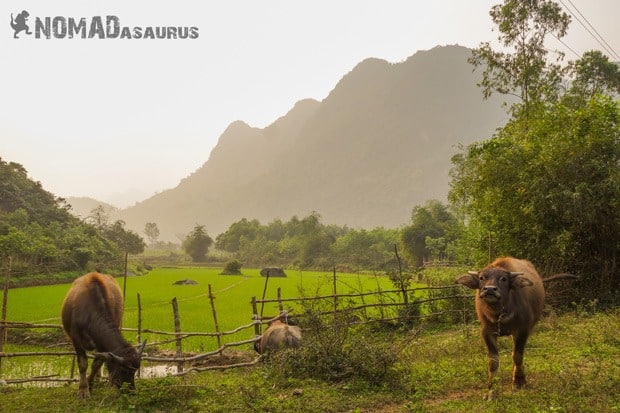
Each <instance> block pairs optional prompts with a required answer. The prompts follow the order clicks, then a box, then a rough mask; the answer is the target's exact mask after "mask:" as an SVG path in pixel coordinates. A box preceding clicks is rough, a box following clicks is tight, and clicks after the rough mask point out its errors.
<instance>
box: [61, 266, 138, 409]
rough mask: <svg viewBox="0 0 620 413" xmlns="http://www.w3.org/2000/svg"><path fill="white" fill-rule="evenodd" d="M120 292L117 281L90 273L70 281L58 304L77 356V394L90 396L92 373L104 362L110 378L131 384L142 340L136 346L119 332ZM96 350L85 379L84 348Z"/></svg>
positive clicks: (121, 297)
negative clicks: (63, 299)
mask: <svg viewBox="0 0 620 413" xmlns="http://www.w3.org/2000/svg"><path fill="white" fill-rule="evenodd" d="M122 318H123V296H122V293H121V289H120V288H119V286H118V283H117V282H116V280H114V278H112V277H111V276H109V275H104V274H99V273H95V272H93V273H90V274H86V275H83V276H81V277H79V278H78V279H76V280H75V281H74V282H73V285H72V286H71V288H70V289H69V292H68V293H67V296H66V297H65V301H64V304H63V305H62V325H63V328H64V330H65V333H66V334H67V336H68V337H69V338H70V339H71V341H72V342H73V347H74V348H75V353H76V354H77V359H78V369H79V372H80V384H79V388H78V397H79V398H87V397H90V389H91V388H92V385H93V381H94V378H95V376H96V375H97V374H98V373H99V369H100V368H101V365H102V364H103V363H104V362H105V363H106V366H107V368H108V372H109V376H110V382H111V383H112V384H113V385H114V386H116V387H119V388H120V387H121V385H122V384H123V383H127V384H128V385H129V387H130V388H131V389H133V388H134V375H135V373H136V371H137V370H138V369H139V368H140V358H141V356H142V350H143V349H144V345H145V344H146V342H144V343H142V345H141V346H140V347H139V348H138V350H136V349H135V348H133V347H132V346H131V344H129V343H128V342H127V341H125V339H124V338H123V336H122V335H121V331H120V325H121V320H122ZM93 350H96V351H97V352H96V353H95V360H94V361H93V363H92V367H91V373H90V375H89V376H88V381H86V369H87V368H88V358H87V356H86V351H93Z"/></svg>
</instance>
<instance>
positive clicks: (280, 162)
mask: <svg viewBox="0 0 620 413" xmlns="http://www.w3.org/2000/svg"><path fill="white" fill-rule="evenodd" d="M469 56H470V50H469V49H467V48H464V47H461V46H443V47H436V48H434V49H431V50H428V51H419V52H417V53H415V54H414V55H413V56H411V57H409V58H408V59H407V60H406V61H403V62H400V63H389V62H386V61H385V60H381V59H376V58H369V59H366V60H364V61H362V62H360V63H359V64H358V65H357V66H355V67H354V68H353V69H352V70H351V71H350V72H349V73H347V74H346V75H345V76H343V78H342V79H341V80H340V81H339V82H338V84H337V85H336V86H335V87H334V89H333V90H332V91H331V92H330V93H329V95H328V96H327V97H326V98H325V99H324V100H323V101H320V102H319V101H316V100H312V99H306V100H302V101H299V102H297V103H296V104H295V105H294V107H293V108H292V109H291V110H290V111H289V112H288V113H287V114H285V115H284V116H282V117H281V118H279V119H277V120H276V121H275V122H273V123H272V124H271V125H269V126H267V127H265V128H264V129H259V128H253V127H251V126H249V125H247V124H246V123H244V122H242V121H236V122H233V123H231V124H230V125H229V126H228V128H227V129H226V130H225V131H224V132H223V133H222V135H221V136H220V138H219V141H218V144H217V145H216V147H215V148H214V149H213V150H212V152H211V154H210V156H209V158H208V160H207V162H205V163H204V164H203V165H202V166H201V167H200V168H199V169H198V170H196V171H195V172H194V173H193V174H191V175H190V176H189V177H187V178H185V179H183V180H182V181H181V182H180V183H179V185H178V186H177V187H176V188H174V189H170V190H167V191H164V192H161V193H159V194H157V195H155V196H153V197H151V198H149V199H147V200H145V201H143V202H140V203H137V204H136V205H135V206H133V207H131V208H127V209H125V210H122V211H121V212H120V215H121V218H122V219H124V220H125V221H126V222H127V225H128V227H129V228H132V229H134V230H135V231H142V229H143V228H144V224H145V223H146V222H155V223H157V225H158V227H159V229H160V232H161V238H162V239H170V240H174V239H175V238H176V239H179V238H182V237H183V236H184V235H185V234H187V233H188V232H189V231H190V230H191V229H192V228H193V227H194V226H195V225H196V224H201V225H205V226H206V228H207V231H208V232H209V234H211V235H212V236H216V235H217V234H219V233H221V232H223V231H225V230H226V229H227V228H228V227H229V226H230V224H232V223H233V222H235V221H238V220H239V219H241V218H243V217H245V218H248V219H252V218H257V219H258V220H260V221H261V222H263V223H267V222H269V221H271V220H273V219H275V218H281V219H283V220H287V219H289V218H290V217H291V216H293V215H297V216H298V217H303V216H305V215H307V214H309V213H310V212H312V211H316V212H318V213H319V214H320V215H321V217H322V219H323V222H324V223H326V224H331V223H334V224H338V225H345V224H346V225H348V226H350V227H362V228H373V227H376V226H384V227H397V226H400V225H402V224H406V223H408V222H409V220H410V214H411V210H412V208H413V207H414V206H415V205H419V204H423V203H424V202H425V201H427V200H428V199H432V198H437V199H445V198H446V195H447V192H448V182H449V180H448V171H449V169H450V166H451V163H450V159H451V157H452V155H454V154H455V153H457V152H458V145H460V144H463V145H467V144H469V143H471V142H473V141H476V140H482V139H487V138H488V137H490V136H491V134H492V133H493V132H494V130H495V129H497V128H498V127H500V126H502V125H503V124H504V122H505V121H506V119H507V116H506V114H505V112H504V111H503V109H502V108H501V101H500V100H499V98H496V97H493V98H492V99H489V100H487V101H483V100H482V93H481V91H480V90H479V88H478V87H477V86H476V83H477V82H478V79H479V74H477V73H473V72H472V67H471V65H469V64H468V63H467V58H468V57H469Z"/></svg>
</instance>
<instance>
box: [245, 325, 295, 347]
mask: <svg viewBox="0 0 620 413" xmlns="http://www.w3.org/2000/svg"><path fill="white" fill-rule="evenodd" d="M300 345H301V329H300V328H299V327H297V326H291V325H288V324H285V323H283V322H282V321H280V320H274V321H272V322H270V323H269V326H268V327H267V329H266V330H265V331H264V332H263V335H262V337H261V339H260V341H256V342H254V349H255V350H256V351H257V352H258V353H259V354H263V353H265V352H266V351H276V350H278V349H280V348H283V347H291V348H295V347H299V346H300Z"/></svg>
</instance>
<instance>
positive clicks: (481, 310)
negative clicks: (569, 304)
mask: <svg viewBox="0 0 620 413" xmlns="http://www.w3.org/2000/svg"><path fill="white" fill-rule="evenodd" d="M562 276H564V275H562ZM562 276H555V277H552V278H554V279H557V278H560V277H562ZM566 276H567V277H574V276H572V275H566ZM457 283H459V284H462V285H464V286H466V287H469V288H472V289H475V290H478V293H477V294H476V299H475V302H476V313H477V314H478V319H479V320H480V323H481V324H482V338H483V339H484V342H485V344H486V346H487V349H488V373H489V393H488V396H487V398H489V399H493V398H495V396H496V392H495V389H494V378H495V375H496V372H497V369H498V367H499V354H498V348H497V337H499V336H507V335H510V336H512V339H513V351H512V360H513V363H514V366H513V373H512V384H513V387H514V388H517V389H518V388H521V387H523V386H524V385H525V373H524V371H523V352H524V350H525V343H526V342H527V338H528V336H529V335H530V333H531V331H532V329H533V328H534V325H535V324H536V322H537V321H538V319H539V318H540V315H541V314H542V311H543V307H544V303H545V289H544V287H543V280H542V279H541V277H540V275H538V272H536V269H535V268H534V265H532V263H531V262H529V261H527V260H520V259H516V258H511V257H505V258H498V259H497V260H495V261H494V262H492V263H491V264H490V265H488V266H487V267H486V268H484V269H483V270H481V271H469V272H468V274H466V275H463V276H462V277H460V278H459V279H458V280H457Z"/></svg>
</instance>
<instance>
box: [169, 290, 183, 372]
mask: <svg viewBox="0 0 620 413" xmlns="http://www.w3.org/2000/svg"><path fill="white" fill-rule="evenodd" d="M172 312H173V314H174V332H175V333H176V346H177V352H176V357H179V358H181V357H183V348H182V346H181V319H180V317H179V305H178V303H177V298H176V297H174V298H173V299H172ZM182 372H183V362H182V361H179V362H178V363H177V373H182Z"/></svg>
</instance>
